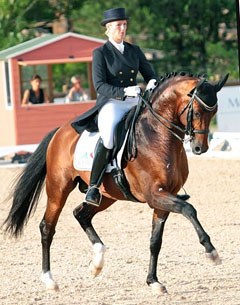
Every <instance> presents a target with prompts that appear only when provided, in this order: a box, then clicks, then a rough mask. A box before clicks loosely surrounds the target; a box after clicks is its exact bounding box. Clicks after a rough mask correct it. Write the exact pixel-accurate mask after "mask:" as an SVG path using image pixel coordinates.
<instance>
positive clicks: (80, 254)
mask: <svg viewBox="0 0 240 305" xmlns="http://www.w3.org/2000/svg"><path fill="white" fill-rule="evenodd" d="M189 165H190V175H189V179H188V182H187V184H186V189H187V192H188V193H190V194H191V196H192V198H191V200H190V202H191V203H192V204H193V205H194V206H195V208H196V209H197V211H198V217H199V219H200V221H201V222H202V225H203V226H204V228H205V230H206V231H207V232H208V234H209V235H210V236H211V239H212V242H213V244H214V245H215V247H216V248H217V250H218V252H219V254H220V256H221V258H222V264H221V265H219V266H213V265H211V264H210V263H209V262H208V261H207V260H206V258H205V255H204V249H203V247H202V246H201V245H200V244H199V242H198V239H197V236H196V233H195V231H194V229H193V227H192V225H191V224H190V223H189V222H188V221H187V220H186V219H185V218H184V217H183V216H181V215H176V214H171V215H170V217H169V219H168V222H167V224H166V229H165V232H164V233H165V234H164V240H163V247H162V251H161V255H160V258H159V264H158V275H159V280H161V281H162V283H163V284H164V285H166V287H167V289H168V294H167V295H164V296H154V295H153V294H152V292H151V290H150V288H149V287H148V286H147V285H146V283H145V281H146V276H147V270H148V261H149V236H150V231H151V217H152V211H151V209H150V208H149V207H148V206H147V205H146V204H139V203H130V202H126V201H125V202H120V201H119V202H117V203H115V205H113V206H112V207H111V208H110V209H109V210H107V211H104V212H102V213H100V214H99V215H97V216H96V217H95V219H94V225H95V228H96V230H97V231H98V233H99V235H100V237H101V238H102V240H103V241H104V242H105V244H106V246H107V251H106V255H105V266H104V269H103V271H102V273H101V274H100V275H99V277H97V278H92V277H91V275H90V273H89V271H88V264H89V261H90V260H91V256H92V248H91V244H90V242H89V241H88V239H87V237H86V235H85V233H84V232H83V231H82V230H81V228H80V227H79V225H78V223H77V222H76V220H75V219H74V217H73V216H72V210H73V209H74V207H75V206H76V205H77V204H79V203H80V202H81V198H82V195H81V194H79V193H78V192H77V191H75V192H73V193H72V194H71V196H70V197H69V200H68V202H67V204H66V206H65V208H64V210H63V212H62V214H61V217H60V220H59V222H58V226H57V232H56V235H55V238H54V242H53V245H52V252H51V253H52V272H53V276H54V277H55V279H56V280H57V282H58V284H59V286H60V292H58V293H49V292H46V291H45V287H44V286H43V284H42V283H41V282H40V280H39V278H40V273H41V244H40V233H39V230H38V225H39V222H40V220H41V218H42V216H43V213H44V207H45V202H46V195H45V193H44V194H43V196H42V198H41V200H40V202H39V205H38V208H37V211H36V213H35V215H34V216H33V217H32V218H31V219H30V221H29V223H28V226H27V227H26V229H25V233H24V235H23V237H22V238H21V239H20V240H17V241H16V240H11V239H10V240H9V239H6V238H5V237H4V236H3V234H2V232H0V239H1V246H0V261H1V264H0V279H1V281H0V304H1V305H10V304H11V305H31V304H34V305H40V304H41V305H45V304H52V305H55V304H56V305H72V304H81V305H85V304H93V305H145V304H148V305H153V304H162V305H170V304H171V305H172V304H184V305H185V304H191V305H192V304H207V305H217V304H220V305H222V304H224V305H237V304H240V285H239V281H240V267H239V266H240V247H239V240H240V238H239V236H240V230H239V229H240V217H239V216H240V194H239V182H240V160H222V159H215V158H204V157H191V158H190V160H189ZM19 170H20V169H19V168H9V169H6V168H5V169H4V168H1V167H0V181H1V186H0V188H1V191H0V202H2V201H3V200H4V198H5V197H6V195H7V194H8V192H9V185H10V183H11V182H12V180H13V178H14V176H15V175H16V173H17V172H18V171H19ZM8 210H9V203H6V202H3V203H1V213H0V222H1V223H2V221H3V220H4V219H5V217H6V216H7V213H8Z"/></svg>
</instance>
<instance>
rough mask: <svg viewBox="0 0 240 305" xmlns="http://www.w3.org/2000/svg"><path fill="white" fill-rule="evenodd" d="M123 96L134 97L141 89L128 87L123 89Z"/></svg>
mask: <svg viewBox="0 0 240 305" xmlns="http://www.w3.org/2000/svg"><path fill="white" fill-rule="evenodd" d="M124 92H125V96H132V97H136V96H138V95H139V94H140V93H141V89H140V87H138V86H130V87H127V88H124Z"/></svg>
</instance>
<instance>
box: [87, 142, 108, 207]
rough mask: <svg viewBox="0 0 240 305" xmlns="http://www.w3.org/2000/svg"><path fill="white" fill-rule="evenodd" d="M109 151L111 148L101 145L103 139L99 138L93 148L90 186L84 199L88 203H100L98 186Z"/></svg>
mask: <svg viewBox="0 0 240 305" xmlns="http://www.w3.org/2000/svg"><path fill="white" fill-rule="evenodd" d="M111 152H112V150H111V149H107V148H106V147H105V146H104V145H103V141H102V139H101V138H100V139H99V141H98V143H97V145H96V148H95V153H94V158H93V165H92V171H91V176H90V187H89V189H88V191H87V194H86V198H85V201H86V202H87V203H89V204H93V205H96V206H99V205H100V202H101V194H100V192H99V189H98V188H99V186H100V185H101V183H102V178H103V174H104V172H105V170H106V167H107V165H108V162H109V160H110V157H111Z"/></svg>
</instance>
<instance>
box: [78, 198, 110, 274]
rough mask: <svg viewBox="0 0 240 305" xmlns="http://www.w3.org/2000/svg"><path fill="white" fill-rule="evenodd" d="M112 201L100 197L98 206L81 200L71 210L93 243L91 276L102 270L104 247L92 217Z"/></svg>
mask: <svg viewBox="0 0 240 305" xmlns="http://www.w3.org/2000/svg"><path fill="white" fill-rule="evenodd" d="M114 202H115V200H113V199H109V198H106V197H102V201H101V205H100V207H96V206H93V205H88V204H87V203H86V202H83V203H81V204H80V205H79V206H78V207H76V208H75V209H74V211H73V215H74V216H75V218H76V219H77V221H78V222H79V224H80V226H81V227H82V229H83V230H84V231H85V233H86V234H87V236H88V238H89V240H90V241H91V243H92V245H93V258H92V261H91V262H90V265H89V269H90V272H91V273H92V275H93V276H97V275H98V274H99V273H100V272H101V271H102V268H103V265H104V253H105V250H106V248H105V246H104V244H103V242H102V241H101V239H100V237H99V236H98V234H97V233H96V231H95V229H94V228H93V225H92V219H93V217H94V215H95V214H96V213H98V212H101V211H103V210H105V209H107V208H108V207H109V206H110V205H112V204H113V203H114Z"/></svg>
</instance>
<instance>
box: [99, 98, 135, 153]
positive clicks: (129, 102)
mask: <svg viewBox="0 0 240 305" xmlns="http://www.w3.org/2000/svg"><path fill="white" fill-rule="evenodd" d="M138 100H139V97H127V98H126V99H125V100H124V101H120V100H115V99H109V101H108V102H107V103H106V104H105V105H104V106H103V107H102V108H101V109H100V111H99V114H98V128H99V133H100V137H101V138H102V140H103V145H104V146H105V147H106V148H108V149H112V148H113V134H114V130H115V127H116V125H117V123H119V122H120V121H121V119H122V117H123V116H124V115H125V113H127V112H128V111H129V110H130V109H131V108H132V107H134V106H135V105H137V103H138Z"/></svg>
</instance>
